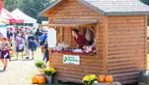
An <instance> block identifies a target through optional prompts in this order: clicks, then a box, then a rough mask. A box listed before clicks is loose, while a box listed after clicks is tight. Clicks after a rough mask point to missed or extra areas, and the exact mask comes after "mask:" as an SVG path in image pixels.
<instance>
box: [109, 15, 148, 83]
mask: <svg viewBox="0 0 149 85" xmlns="http://www.w3.org/2000/svg"><path fill="white" fill-rule="evenodd" d="M146 30H147V18H146V16H141V15H140V16H115V17H114V16H113V17H112V16H111V17H108V61H107V62H108V68H107V70H108V74H111V75H113V76H114V79H115V81H120V82H121V83H123V84H125V83H132V82H136V80H137V78H138V74H139V72H140V71H141V70H143V69H145V68H146V67H147V66H146V62H147V52H146V51H147V49H146V48H147V42H146V41H147V31H146Z"/></svg>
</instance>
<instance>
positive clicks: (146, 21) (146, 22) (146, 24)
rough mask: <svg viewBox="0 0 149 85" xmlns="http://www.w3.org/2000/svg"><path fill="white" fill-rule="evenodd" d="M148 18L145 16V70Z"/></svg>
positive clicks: (146, 66)
mask: <svg viewBox="0 0 149 85" xmlns="http://www.w3.org/2000/svg"><path fill="white" fill-rule="evenodd" d="M147 35H148V16H147V15H146V16H145V68H146V69H147V68H148V55H147V54H148V40H147V38H148V36H147Z"/></svg>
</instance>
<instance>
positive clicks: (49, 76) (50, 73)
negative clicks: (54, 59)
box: [44, 67, 56, 84]
mask: <svg viewBox="0 0 149 85" xmlns="http://www.w3.org/2000/svg"><path fill="white" fill-rule="evenodd" d="M55 73H56V70H55V69H54V68H52V67H47V68H45V70H44V74H45V75H46V78H47V82H48V83H49V84H51V83H52V77H53V75H54V74H55Z"/></svg>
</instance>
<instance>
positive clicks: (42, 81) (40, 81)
mask: <svg viewBox="0 0 149 85" xmlns="http://www.w3.org/2000/svg"><path fill="white" fill-rule="evenodd" d="M37 79H38V83H39V84H45V83H46V78H45V76H38V77H37Z"/></svg>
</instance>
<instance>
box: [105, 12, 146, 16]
mask: <svg viewBox="0 0 149 85" xmlns="http://www.w3.org/2000/svg"><path fill="white" fill-rule="evenodd" d="M148 14H149V12H146V11H142V12H140V11H139V12H107V13H105V16H123V15H148Z"/></svg>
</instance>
